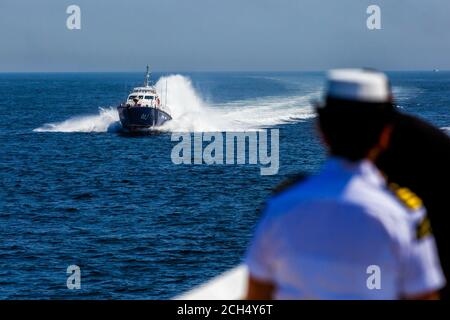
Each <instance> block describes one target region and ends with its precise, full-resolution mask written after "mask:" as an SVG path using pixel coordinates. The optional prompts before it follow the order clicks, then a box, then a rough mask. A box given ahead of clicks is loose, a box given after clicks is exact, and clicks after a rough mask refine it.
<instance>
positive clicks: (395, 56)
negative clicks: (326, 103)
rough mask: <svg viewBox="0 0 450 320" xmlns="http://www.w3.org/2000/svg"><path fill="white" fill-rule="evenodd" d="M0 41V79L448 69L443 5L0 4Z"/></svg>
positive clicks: (260, 1)
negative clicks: (5, 75)
mask: <svg viewBox="0 0 450 320" xmlns="http://www.w3.org/2000/svg"><path fill="white" fill-rule="evenodd" d="M71 4H77V5H79V6H80V7H81V30H73V31H71V30H68V29H67V28H66V19H67V17H68V14H66V8H67V7H68V6H69V5H71ZM370 4H377V5H379V6H380V7H381V13H382V17H381V18H382V30H376V31H370V30H368V29H367V27H366V19H367V17H368V15H367V14H366V9H367V7H368V5H370ZM0 41H1V44H0V71H142V70H143V68H144V66H145V64H147V63H150V64H151V65H152V66H153V69H154V70H156V71H158V70H159V71H214V70H217V71H219V70H224V71H234V70H252V71H253V70H255V71H256V70H262V71H264V70H267V71H270V70H280V71H283V70H324V69H329V68H334V67H346V66H369V67H375V68H379V69H383V70H420V69H434V68H439V69H450V1H449V0H426V1H425V0H370V1H369V0H126V1H125V0H123V1H119V0H70V1H66V0H0Z"/></svg>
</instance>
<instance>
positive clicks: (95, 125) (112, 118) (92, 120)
mask: <svg viewBox="0 0 450 320" xmlns="http://www.w3.org/2000/svg"><path fill="white" fill-rule="evenodd" d="M120 128H121V125H120V122H119V115H118V113H117V110H116V108H113V107H110V108H99V113H98V115H91V116H78V117H73V118H70V119H68V120H65V121H62V122H57V123H47V124H45V125H43V126H42V127H39V128H36V129H34V130H33V131H35V132H114V131H117V130H120Z"/></svg>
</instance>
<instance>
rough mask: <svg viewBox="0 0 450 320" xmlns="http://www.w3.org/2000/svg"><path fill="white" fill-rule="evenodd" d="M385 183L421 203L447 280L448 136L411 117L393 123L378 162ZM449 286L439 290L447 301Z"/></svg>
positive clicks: (449, 257)
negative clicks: (411, 195) (388, 139)
mask: <svg viewBox="0 0 450 320" xmlns="http://www.w3.org/2000/svg"><path fill="white" fill-rule="evenodd" d="M377 166H378V167H379V168H380V170H381V171H383V173H384V174H385V175H386V176H387V178H388V181H390V182H391V183H396V184H398V185H400V186H402V187H407V188H409V189H411V191H413V192H414V193H415V194H417V195H418V196H419V197H420V198H421V199H422V201H423V204H424V206H425V208H426V210H427V213H428V216H429V218H430V222H431V227H432V230H433V234H434V237H435V238H436V243H437V248H438V251H439V257H440V261H441V264H442V269H443V271H444V274H445V277H446V278H447V279H449V277H450V241H449V238H450V223H449V221H450V217H449V215H450V199H449V195H450V194H449V187H448V183H449V181H450V137H449V136H448V135H447V134H446V133H445V132H443V131H442V130H440V129H438V128H435V127H434V126H432V125H431V124H428V123H427V122H425V121H423V120H420V119H417V118H415V117H413V116H410V115H405V114H399V115H398V116H396V117H395V119H394V122H393V131H392V136H391V139H390V143H389V148H388V149H387V150H386V151H385V152H383V153H382V154H381V156H380V157H379V159H378V160H377ZM449 291H450V290H449V286H448V284H447V286H446V287H445V288H444V290H442V291H441V298H442V299H446V300H447V299H450V293H449Z"/></svg>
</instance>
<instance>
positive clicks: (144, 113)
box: [117, 66, 172, 131]
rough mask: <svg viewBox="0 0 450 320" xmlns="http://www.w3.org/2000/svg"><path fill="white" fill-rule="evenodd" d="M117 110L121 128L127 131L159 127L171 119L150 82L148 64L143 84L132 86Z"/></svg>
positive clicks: (167, 109) (165, 106)
mask: <svg viewBox="0 0 450 320" xmlns="http://www.w3.org/2000/svg"><path fill="white" fill-rule="evenodd" d="M166 90H167V88H166ZM166 100H167V99H166ZM117 111H118V112H119V118H120V122H121V123H122V126H123V128H124V129H127V130H129V131H140V130H145V129H149V128H154V127H159V126H162V125H163V124H164V123H165V122H166V121H169V120H172V117H171V115H170V111H169V108H168V107H167V105H162V104H161V99H160V97H159V95H158V93H157V92H156V89H155V87H154V86H153V85H151V84H150V69H149V66H147V72H146V74H145V80H144V86H143V87H136V88H134V89H133V91H132V92H131V93H130V94H129V95H128V98H127V101H126V102H125V103H122V104H121V105H119V106H118V107H117Z"/></svg>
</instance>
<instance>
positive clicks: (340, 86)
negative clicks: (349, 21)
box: [316, 69, 394, 161]
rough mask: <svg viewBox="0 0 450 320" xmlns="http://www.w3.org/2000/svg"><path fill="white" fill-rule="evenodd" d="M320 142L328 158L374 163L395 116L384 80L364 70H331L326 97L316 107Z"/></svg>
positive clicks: (387, 83)
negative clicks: (366, 160)
mask: <svg viewBox="0 0 450 320" xmlns="http://www.w3.org/2000/svg"><path fill="white" fill-rule="evenodd" d="M316 111H317V114H318V124H319V128H320V132H321V134H322V138H323V141H324V142H325V144H326V145H327V147H328V149H329V152H330V154H331V155H334V156H339V157H343V158H345V159H348V160H350V161H358V160H361V159H364V158H368V159H371V160H373V161H375V159H376V158H377V157H378V155H379V154H380V153H381V152H382V151H383V150H384V149H386V148H387V147H388V145H389V138H390V133H391V119H392V117H393V114H394V106H393V103H392V94H391V89H390V85H389V81H388V79H387V77H386V76H385V75H384V74H383V73H380V72H376V71H372V70H363V69H341V70H333V71H330V72H329V74H328V78H327V89H326V97H325V101H324V103H323V104H320V105H317V106H316Z"/></svg>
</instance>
